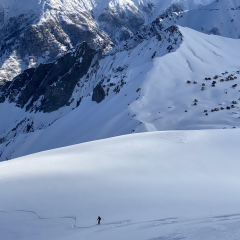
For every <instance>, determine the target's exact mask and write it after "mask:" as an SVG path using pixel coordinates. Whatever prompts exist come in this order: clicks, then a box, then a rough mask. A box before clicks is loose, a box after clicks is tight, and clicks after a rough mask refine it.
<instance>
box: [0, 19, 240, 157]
mask: <svg viewBox="0 0 240 240" xmlns="http://www.w3.org/2000/svg"><path fill="white" fill-rule="evenodd" d="M162 27H163V25H162V24H161V22H157V21H156V22H154V23H153V24H152V25H150V26H149V28H145V29H143V31H140V32H139V33H138V34H137V35H136V36H135V37H134V38H132V39H131V40H129V41H128V42H127V44H126V45H123V46H122V47H121V49H119V50H117V51H113V52H111V53H109V54H107V55H104V56H102V57H101V54H100V55H99V53H98V52H96V51H95V50H91V49H90V48H89V47H87V45H86V44H83V45H80V46H79V51H76V52H74V51H73V52H69V53H67V54H66V55H64V56H63V57H62V58H60V59H59V60H58V61H57V62H55V63H54V64H53V68H52V66H51V67H49V65H42V66H40V67H39V68H36V70H35V69H33V70H31V69H30V70H27V71H25V72H24V73H23V74H22V75H20V76H19V77H17V78H15V79H14V80H13V81H12V82H9V83H8V84H5V85H4V87H3V88H2V90H1V92H2V93H1V101H2V104H0V108H1V110H0V111H1V112H2V113H4V114H3V116H2V117H1V124H0V128H1V135H0V138H1V142H2V144H1V145H0V146H1V148H0V151H1V159H2V160H5V159H10V158H15V157H19V156H22V155H26V154H30V153H35V152H38V151H43V150H47V149H52V148H57V147H62V146H66V145H71V144H76V143H80V142H86V141H91V140H96V139H101V138H107V137H112V136H117V135H122V134H128V133H131V132H144V131H156V130H174V129H175V130H176V129H206V128H233V127H238V126H240V120H239V117H240V115H239V107H238V104H237V103H238V101H239V98H240V93H239V76H240V75H239V66H240V59H239V56H238V52H239V51H240V42H239V40H236V39H227V38H223V37H220V36H214V35H206V34H203V33H199V32H196V31H195V30H191V29H189V28H182V27H179V28H178V27H175V26H172V27H170V28H166V29H165V28H162ZM83 48H87V49H88V52H86V53H85V50H83ZM83 52H84V53H85V55H81V54H82V53H83ZM90 52H91V54H90ZM89 54H90V55H89ZM66 59H67V60H66ZM86 59H89V60H88V61H87V60H86ZM66 61H67V62H69V64H70V63H71V64H72V65H71V64H70V65H69V66H68V67H67V66H66V65H65V64H63V63H65V62H66ZM87 62H88V64H89V65H88V66H86V64H87ZM84 64H85V65H84ZM83 65H84V66H83ZM62 66H65V68H64V69H62ZM48 67H49V69H50V70H49V72H48V71H47V68H48ZM53 69H61V72H59V71H56V72H57V73H58V74H57V75H55V71H53ZM63 70H64V71H63ZM30 71H31V72H30ZM30 73H31V74H32V75H30ZM80 75H81V76H82V77H80ZM39 76H41V78H39ZM76 76H77V78H76ZM205 78H207V79H209V78H211V80H205ZM187 81H189V83H187ZM214 81H215V82H216V83H215V82H214ZM26 93H31V94H29V95H27V94H26ZM195 99H196V100H195ZM16 104H17V106H18V107H16ZM228 108H229V109H228ZM221 109H222V110H221ZM72 110H73V111H72Z"/></svg>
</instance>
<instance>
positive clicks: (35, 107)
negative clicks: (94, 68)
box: [0, 42, 100, 112]
mask: <svg viewBox="0 0 240 240" xmlns="http://www.w3.org/2000/svg"><path fill="white" fill-rule="evenodd" d="M99 54H100V53H97V51H96V50H93V49H92V48H90V47H89V46H88V45H87V43H86V42H84V43H82V44H80V45H78V46H77V47H76V49H74V50H72V51H69V52H68V53H66V54H65V55H64V56H62V57H60V58H59V59H58V60H57V61H56V62H53V63H49V64H40V65H39V66H38V67H37V68H30V69H27V70H25V71H24V72H23V73H22V74H20V75H18V76H17V77H15V78H14V79H13V81H11V82H7V83H5V85H4V86H3V87H2V89H1V92H2V94H1V98H0V102H4V101H5V99H8V101H9V102H10V103H11V102H15V103H16V106H17V107H20V108H24V107H25V108H26V110H27V111H35V112H36V111H43V112H52V111H55V110H58V109H59V108H61V107H63V106H65V105H67V104H68V102H69V100H70V98H71V96H72V93H73V90H74V88H75V86H76V84H77V82H78V81H79V79H81V78H82V77H83V76H84V75H85V74H87V72H88V70H89V68H90V66H91V64H92V61H93V59H94V57H95V56H96V55H99Z"/></svg>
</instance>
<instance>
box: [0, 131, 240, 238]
mask: <svg viewBox="0 0 240 240" xmlns="http://www.w3.org/2000/svg"><path fill="white" fill-rule="evenodd" d="M238 148H239V130H238V129H236V130H201V131H173V132H155V133H143V134H133V135H126V136H121V137H116V138H110V139H105V140H100V141H95V142H89V143H83V144H80V145H74V146H70V147H65V148H60V149H55V150H51V151H46V152H41V153H38V154H34V155H29V156H25V157H22V158H19V159H15V160H12V161H8V162H2V163H1V168H0V191H1V199H0V210H1V212H0V222H1V235H2V236H3V237H4V239H16V236H18V239H25V240H28V239H34V240H35V239H43V238H44V239H69V240H71V239H79V238H80V239H95V238H96V237H97V238H99V239H106V240H108V239H112V238H113V237H114V238H115V239H143V240H144V239H146V240H147V239H169V240H176V239H194V240H195V239H202V238H204V239H221V240H223V239H236V237H237V236H238V234H239V228H238V227H237V226H238V224H239V220H240V217H239V215H238V213H239V211H240V209H239V197H240V194H239V191H238V189H239V187H240V186H239V183H240V181H239V171H238V169H239V167H240V166H239V165H240V163H239V160H238V158H237V154H238ZM98 215H100V216H101V217H102V219H103V221H102V225H100V226H96V225H95V223H96V221H95V220H96V218H97V216H98ZM16 234H17V235H16Z"/></svg>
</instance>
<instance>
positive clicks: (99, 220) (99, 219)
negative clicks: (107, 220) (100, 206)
mask: <svg viewBox="0 0 240 240" xmlns="http://www.w3.org/2000/svg"><path fill="white" fill-rule="evenodd" d="M97 220H98V224H100V222H101V220H102V219H101V218H100V216H98V219H97Z"/></svg>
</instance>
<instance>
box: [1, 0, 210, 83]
mask: <svg viewBox="0 0 240 240" xmlns="http://www.w3.org/2000/svg"><path fill="white" fill-rule="evenodd" d="M209 2H210V0H178V1H169V0H164V1H157V0H144V1H138V0H114V1H110V0H74V1H72V0H71V1H70V0H63V1H60V0H41V1H39V0H31V1H30V2H29V1H27V0H17V1H15V0H2V1H1V3H0V82H3V81H11V80H12V79H13V78H14V77H15V76H17V75H18V74H19V73H21V72H22V71H23V70H25V69H27V68H31V67H34V66H37V65H39V64H40V63H49V62H52V61H55V60H56V58H57V57H59V55H61V53H63V52H66V51H67V50H70V49H71V48H72V47H75V46H76V45H77V44H79V43H81V42H82V41H86V42H87V43H88V44H89V46H90V47H92V48H94V49H102V50H103V51H104V52H107V51H109V50H110V49H111V48H112V47H113V46H114V45H118V44H119V42H121V41H124V40H126V39H128V38H130V37H131V36H133V35H134V34H135V33H136V32H137V31H138V30H139V29H140V28H141V27H142V26H144V25H145V24H147V23H148V22H151V21H152V20H153V19H154V18H156V17H157V16H158V15H159V14H161V13H163V12H165V11H166V9H168V10H167V12H169V7H170V9H172V10H173V11H174V10H176V7H173V6H178V8H179V11H182V10H186V9H189V8H191V9H192V8H194V7H195V8H196V7H197V6H198V5H199V4H207V3H209Z"/></svg>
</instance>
